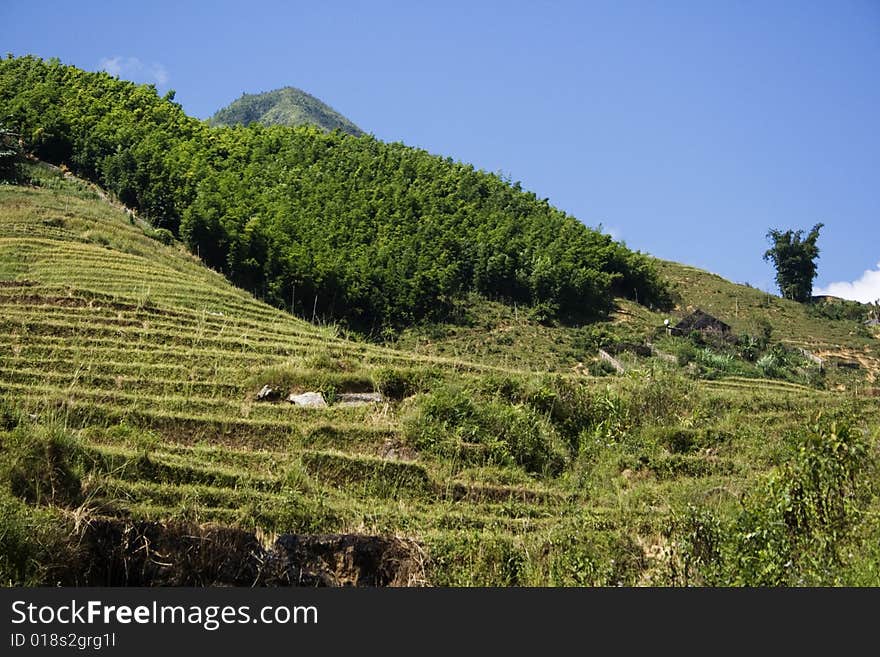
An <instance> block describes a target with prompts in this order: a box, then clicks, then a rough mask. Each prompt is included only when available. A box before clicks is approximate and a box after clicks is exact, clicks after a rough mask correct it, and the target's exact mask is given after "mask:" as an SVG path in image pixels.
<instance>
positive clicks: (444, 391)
mask: <svg viewBox="0 0 880 657" xmlns="http://www.w3.org/2000/svg"><path fill="white" fill-rule="evenodd" d="M404 429H405V432H406V436H407V439H408V440H409V441H410V442H411V443H412V444H413V446H414V447H416V449H419V450H422V451H425V452H428V453H433V454H438V455H441V456H444V457H447V458H450V459H453V460H454V461H457V462H459V463H464V464H475V463H476V464H486V465H512V464H516V465H519V466H521V467H522V468H523V469H524V470H525V471H526V472H529V473H534V474H540V475H551V476H552V475H555V474H558V473H559V472H560V471H561V469H562V467H563V465H564V463H565V452H564V451H563V450H562V449H561V444H560V440H559V437H558V435H557V433H556V431H555V429H554V427H553V426H552V424H550V423H549V422H547V421H546V420H545V419H544V418H542V417H541V416H540V415H539V414H538V413H537V412H536V411H534V410H533V409H531V408H529V407H527V406H521V405H511V404H508V403H502V402H500V401H498V400H489V401H486V400H482V399H479V398H477V397H475V396H474V395H472V394H469V393H468V392H466V391H464V390H461V389H458V388H453V387H447V386H444V387H439V388H436V389H435V390H433V391H432V392H431V393H429V394H427V395H424V396H423V397H421V398H420V399H419V403H418V406H417V408H416V409H414V410H413V411H412V412H411V413H410V414H409V417H408V418H406V419H405V423H404Z"/></svg>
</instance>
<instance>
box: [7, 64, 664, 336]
mask: <svg viewBox="0 0 880 657" xmlns="http://www.w3.org/2000/svg"><path fill="white" fill-rule="evenodd" d="M0 103H2V104H3V106H4V108H5V110H6V113H7V117H8V121H9V122H10V125H12V126H13V127H14V128H15V129H17V130H19V131H20V132H21V134H22V136H23V138H24V140H25V143H26V145H27V147H28V148H29V149H30V150H32V151H33V152H34V154H36V155H37V156H38V157H40V158H42V159H44V160H48V161H50V162H54V163H65V164H67V165H68V166H70V167H71V169H73V170H74V171H75V172H76V173H78V174H79V175H81V176H84V177H86V178H88V179H90V180H93V181H95V182H98V183H100V184H101V185H102V186H104V187H105V188H107V189H110V190H111V191H112V192H113V193H114V194H115V195H116V196H117V197H118V198H119V199H120V200H121V201H122V202H124V203H125V204H127V205H129V206H130V207H133V208H136V209H137V210H138V212H139V213H140V214H141V215H143V216H145V217H147V218H148V219H149V220H150V221H151V222H152V223H153V224H154V225H155V226H156V227H158V228H164V229H168V230H170V231H172V232H173V233H175V234H179V236H180V237H181V239H183V241H184V242H185V243H186V244H187V245H188V247H189V248H190V249H191V250H192V251H193V252H194V253H197V254H198V255H199V256H200V257H201V258H202V259H203V260H204V261H205V262H206V263H207V264H208V265H209V266H211V267H213V268H215V269H217V270H219V271H221V272H223V273H224V274H226V275H227V276H228V277H229V278H230V279H231V280H233V281H234V282H235V283H237V284H238V285H239V286H241V287H244V288H246V289H248V290H250V291H252V292H254V293H255V294H257V295H258V296H259V297H261V298H262V299H264V300H266V301H268V302H270V303H272V304H274V305H276V306H279V307H283V308H287V309H292V310H293V312H294V313H295V314H297V315H300V316H303V317H306V318H310V319H311V318H316V319H317V318H330V319H333V320H341V321H344V322H346V323H347V324H348V325H349V326H351V327H353V328H355V329H358V330H360V331H363V332H367V333H371V334H373V335H383V332H385V331H386V330H387V329H395V328H399V327H401V326H404V325H408V324H411V323H413V322H417V321H421V320H446V319H450V318H451V317H452V316H453V308H454V303H453V301H454V300H455V299H458V298H461V297H462V295H464V294H466V293H467V292H470V291H476V292H479V293H481V294H483V295H485V296H487V297H491V298H496V299H502V300H505V301H512V302H519V303H521V304H525V305H529V306H533V307H534V308H535V309H536V310H535V312H537V313H538V314H540V315H541V316H542V317H543V318H544V320H543V321H551V320H563V321H575V320H582V319H585V318H591V317H596V316H601V315H602V314H603V313H606V312H608V311H609V310H610V309H611V307H612V300H613V298H614V296H615V295H617V296H625V297H632V298H638V300H639V301H640V302H642V303H643V304H646V305H655V306H663V305H665V304H667V303H668V302H669V292H668V290H667V288H666V286H665V284H664V283H663V282H662V281H661V279H660V277H659V276H658V274H657V272H656V271H655V269H654V267H653V265H652V264H651V263H650V262H649V260H648V259H647V258H646V257H645V256H643V255H641V254H639V253H634V252H632V251H630V250H629V249H627V248H626V247H625V246H624V245H622V244H620V243H618V242H614V241H613V240H612V239H611V238H610V237H609V236H608V235H605V234H603V233H600V232H598V231H596V230H591V229H588V228H587V227H586V226H584V225H583V224H581V223H580V222H578V221H577V220H576V219H575V218H574V217H571V216H568V215H566V214H565V213H563V212H561V211H559V210H557V209H555V208H553V207H551V206H550V205H549V204H548V203H547V201H546V200H540V199H538V198H537V197H536V196H535V195H534V194H533V193H527V192H523V191H522V190H521V188H520V186H519V185H518V184H516V185H512V184H510V181H507V180H502V179H501V178H499V177H498V176H495V175H491V174H488V173H485V172H482V171H477V170H475V169H474V168H473V167H472V166H468V165H464V164H460V163H455V162H452V161H451V160H449V159H444V158H440V157H436V156H432V155H430V154H428V153H426V152H425V151H422V150H418V149H414V148H408V147H406V146H403V145H402V144H398V143H393V144H385V143H382V142H379V141H377V140H376V139H374V138H372V137H368V136H362V137H357V138H356V137H352V136H350V135H347V134H343V133H341V132H339V131H337V132H333V133H323V132H321V131H320V130H317V129H316V128H313V127H302V128H290V127H287V126H270V127H264V126H261V125H258V124H253V125H251V126H249V127H234V128H213V129H212V128H210V127H208V126H207V125H206V124H205V123H203V122H201V121H198V120H196V119H193V118H190V117H188V116H186V115H185V114H184V113H183V111H182V109H181V107H180V106H179V105H177V104H176V103H174V102H172V101H171V100H170V99H166V98H160V97H159V96H158V94H157V93H156V91H155V89H154V88H152V87H150V86H137V85H134V84H132V83H129V82H123V81H120V80H117V79H114V78H112V77H111V76H109V75H107V74H106V73H87V72H85V71H81V70H79V69H76V68H74V67H69V66H62V65H60V64H59V63H58V62H57V61H49V62H44V61H42V60H40V59H38V58H35V57H22V58H18V59H15V58H7V59H4V60H0Z"/></svg>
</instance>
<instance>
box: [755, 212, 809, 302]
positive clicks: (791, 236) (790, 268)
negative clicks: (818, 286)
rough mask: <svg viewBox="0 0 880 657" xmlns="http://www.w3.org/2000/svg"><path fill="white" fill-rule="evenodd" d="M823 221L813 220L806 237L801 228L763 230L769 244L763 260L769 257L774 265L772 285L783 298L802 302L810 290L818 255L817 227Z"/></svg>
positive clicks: (806, 300) (806, 298) (807, 297)
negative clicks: (774, 284) (814, 222)
mask: <svg viewBox="0 0 880 657" xmlns="http://www.w3.org/2000/svg"><path fill="white" fill-rule="evenodd" d="M823 225H824V224H821V223H820V224H816V225H815V226H813V228H812V230H810V232H809V234H808V235H807V237H806V238H802V236H803V232H804V231H802V230H798V231H792V230H787V231H785V232H782V231H781V230H777V229H775V228H774V229H771V230H769V231H768V232H767V239H768V240H769V241H770V244H771V246H770V248H769V249H767V251H766V252H765V253H764V260H771V261H772V262H773V266H774V267H776V285H778V286H779V291H780V292H782V296H783V297H784V298H785V299H792V300H793V301H799V302H801V303H806V302H808V301H809V300H810V298H811V296H812V294H813V279H814V278H816V259H817V258H818V257H819V247H817V246H816V241H817V240H818V239H819V231H820V230H821V229H822V226H823Z"/></svg>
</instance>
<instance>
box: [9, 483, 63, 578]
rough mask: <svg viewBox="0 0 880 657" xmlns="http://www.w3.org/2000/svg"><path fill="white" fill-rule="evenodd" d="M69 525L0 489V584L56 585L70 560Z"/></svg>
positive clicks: (55, 515) (53, 514) (51, 513)
mask: <svg viewBox="0 0 880 657" xmlns="http://www.w3.org/2000/svg"><path fill="white" fill-rule="evenodd" d="M69 533H70V528H69V527H68V526H67V525H66V524H65V523H64V521H63V519H62V518H60V517H58V516H57V514H55V513H53V512H52V511H51V510H49V509H35V508H33V507H29V506H28V505H27V504H25V503H24V502H23V501H22V500H20V499H17V498H15V497H13V496H12V495H10V494H9V493H8V492H7V491H5V490H2V489H0V586H29V587H33V586H46V585H56V584H57V582H56V581H55V580H56V578H55V577H54V576H53V575H54V574H55V571H59V572H60V571H64V570H65V568H69V566H70V564H71V563H73V561H74V559H75V557H76V555H75V554H74V552H75V546H74V544H73V543H72V542H71V541H70V540H69Z"/></svg>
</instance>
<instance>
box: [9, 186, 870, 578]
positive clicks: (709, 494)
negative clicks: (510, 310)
mask: <svg viewBox="0 0 880 657" xmlns="http://www.w3.org/2000/svg"><path fill="white" fill-rule="evenodd" d="M42 175H43V177H44V179H45V180H44V185H43V187H41V188H20V187H0V306H2V314H0V395H2V396H3V397H5V399H6V402H7V403H11V404H13V405H15V406H17V407H19V408H22V409H24V410H25V411H26V412H27V413H28V414H30V415H31V418H32V419H33V421H34V422H37V423H50V424H52V423H54V424H63V425H64V426H66V427H67V429H68V430H69V431H72V432H73V434H74V435H75V438H76V440H77V441H78V442H79V444H80V445H81V446H82V448H83V449H84V450H85V451H86V452H88V453H89V454H90V455H91V456H92V460H91V465H90V467H89V469H88V472H87V473H86V475H85V477H84V478H83V492H84V493H85V494H86V501H85V502H84V503H83V504H82V506H81V507H80V508H79V510H78V511H77V512H78V513H79V514H82V513H86V514H93V515H111V516H130V517H134V518H154V519H162V520H167V519H171V518H185V519H188V520H194V521H197V522H208V521H217V522H222V523H227V524H235V525H239V526H243V527H246V528H257V529H260V530H262V531H263V532H268V533H272V532H289V531H298V532H355V533H382V534H397V535H404V536H409V537H413V538H415V539H417V540H418V541H420V542H421V543H422V544H423V545H424V546H425V550H426V553H427V556H428V560H429V569H428V572H429V581H431V582H433V583H436V584H517V583H526V584H539V585H544V584H614V583H627V584H635V583H650V582H653V581H662V572H661V571H662V565H661V563H660V561H658V558H659V557H658V555H662V554H663V551H662V549H661V548H662V547H663V541H664V538H663V528H664V527H666V525H667V524H668V521H669V519H670V517H672V515H674V513H675V512H676V510H677V509H681V508H683V506H684V505H686V504H688V503H695V504H696V503H699V504H707V503H708V504H711V505H712V506H713V508H719V509H730V508H733V507H735V505H736V501H737V499H738V498H739V496H740V494H741V493H742V492H743V491H745V490H748V488H749V487H750V486H751V485H752V483H753V482H754V480H755V478H756V477H759V476H761V475H762V474H763V473H764V472H766V471H767V469H768V468H769V467H771V466H773V465H774V464H776V463H778V462H779V461H780V460H782V459H783V458H784V456H785V454H786V453H787V452H788V450H790V449H791V444H790V441H789V438H788V436H790V434H791V433H792V432H793V431H796V430H797V429H798V428H799V427H801V426H803V423H804V422H806V420H807V419H808V418H809V417H810V416H811V415H812V414H813V413H815V412H816V411H817V410H820V409H823V408H835V407H837V406H839V405H840V404H841V403H843V401H844V400H843V398H842V397H841V396H840V395H834V394H832V393H827V392H819V391H809V390H801V389H795V388H792V387H788V386H785V385H781V384H779V385H777V384H773V383H772V382H767V383H763V384H758V385H755V386H750V387H749V388H747V389H746V390H744V389H743V388H742V387H738V386H737V385H736V384H735V382H733V383H731V384H728V385H724V384H719V383H718V382H706V383H700V384H694V383H692V382H687V381H683V380H679V379H665V378H663V375H662V373H660V372H656V373H653V375H652V376H639V377H629V378H621V379H617V380H613V381H610V382H609V380H607V379H595V380H593V379H590V378H585V379H584V380H586V381H594V383H593V384H591V385H593V386H594V390H595V394H596V399H599V400H601V401H602V403H604V404H607V405H608V411H607V415H606V416H604V417H607V418H609V419H613V418H614V417H616V416H615V410H614V404H619V403H622V400H630V403H632V404H641V405H643V406H640V408H643V412H642V415H643V416H644V418H641V419H638V422H635V421H630V422H631V426H628V427H624V429H623V430H622V431H620V432H618V433H614V432H610V431H606V429H607V426H606V425H605V424H602V423H600V424H599V425H597V427H596V429H595V432H594V436H593V438H592V439H591V440H592V442H591V443H590V445H588V446H587V448H585V449H584V451H583V454H582V455H581V456H580V457H578V458H576V459H574V460H573V461H572V462H571V463H569V465H568V466H567V467H566V469H565V470H564V471H563V473H562V474H561V475H559V476H555V477H534V476H531V475H528V474H526V473H525V472H524V471H522V470H521V469H519V468H517V467H513V466H505V467H501V466H482V467H480V466H465V465H462V464H461V463H455V462H451V461H450V460H449V459H444V458H441V457H438V456H436V455H432V454H428V453H419V452H418V451H416V450H415V449H414V448H413V445H412V444H410V443H409V442H408V440H407V437H406V435H405V431H404V424H405V420H406V418H407V417H410V414H411V412H412V407H413V404H414V403H417V401H418V399H416V400H413V399H410V400H406V401H403V402H400V403H398V402H395V403H391V404H387V405H383V406H381V407H365V408H340V407H330V408H328V409H326V410H317V411H316V410H310V409H299V408H294V407H292V406H289V405H287V404H267V403H257V402H255V401H254V393H255V392H256V391H257V390H258V389H259V388H260V387H261V385H262V384H263V383H265V382H267V381H268V380H272V379H273V377H275V378H277V377H279V376H280V377H283V378H286V379H287V380H289V381H294V382H298V384H297V386H298V387H300V388H304V389H309V388H310V387H311V388H314V387H316V386H320V385H323V383H322V381H323V382H326V379H327V377H328V376H329V377H331V378H332V379H333V381H334V382H335V383H336V385H337V387H338V388H339V389H345V388H346V386H349V387H352V388H355V387H363V386H364V385H369V382H370V381H371V380H373V379H375V378H376V373H377V368H381V367H388V366H394V367H408V368H414V369H416V370H418V371H428V370H431V371H434V372H436V373H437V375H438V376H439V377H440V378H441V379H442V380H445V381H447V382H451V385H456V386H462V387H468V386H471V387H482V388H484V389H485V388H491V387H492V386H493V385H495V384H494V382H495V381H497V377H498V376H499V375H503V376H509V377H525V378H528V376H529V375H528V373H527V372H526V373H523V372H522V370H528V369H531V368H532V367H534V366H536V365H538V363H536V362H535V361H534V359H531V360H530V359H528V358H522V359H521V362H510V360H511V359H509V358H508V359H505V358H504V357H498V358H492V359H489V360H492V361H493V362H494V365H493V366H490V365H473V364H468V363H467V362H464V361H462V360H460V359H459V358H457V357H456V354H448V353H447V354H439V355H438V354H428V355H425V354H416V353H407V352H401V351H394V350H391V349H384V348H380V347H377V346H373V345H365V344H361V343H356V342H350V341H346V340H343V339H341V338H339V337H337V336H336V335H335V332H334V331H333V330H332V329H330V328H321V327H315V326H312V325H310V324H308V323H305V322H302V321H299V320H297V319H294V318H293V317H291V316H289V315H287V314H285V313H283V312H280V311H277V310H275V309H272V308H270V307H268V306H266V305H264V304H262V303H260V302H259V301H257V300H255V299H253V298H252V297H251V296H250V295H248V294H246V293H244V292H242V291H239V290H237V289H235V288H233V287H232V286H230V285H229V284H228V283H226V282H225V280H224V279H223V278H222V277H221V276H219V275H217V274H216V273H214V272H211V271H209V270H207V269H206V268H204V267H203V266H202V265H200V264H199V263H198V262H196V261H195V260H194V259H193V258H192V257H190V256H189V255H187V254H186V253H185V251H184V250H183V249H182V248H180V247H179V246H163V245H161V244H160V243H159V242H157V241H155V240H154V239H151V238H149V237H147V236H146V235H145V234H144V231H143V229H142V228H141V227H140V226H139V225H138V224H137V223H136V222H134V223H132V221H130V219H129V218H128V217H127V215H126V214H125V213H124V212H123V211H122V210H120V209H119V208H114V207H112V206H111V205H110V204H108V203H106V202H104V201H103V200H101V199H100V198H98V197H97V195H96V194H95V192H94V191H93V190H90V189H89V188H87V187H86V186H85V185H83V184H81V183H78V182H76V181H70V180H66V181H64V180H61V179H60V178H58V177H56V176H55V175H54V174H53V173H51V172H45V171H44V173H43V174H42ZM670 267H671V265H670ZM720 285H721V283H719V286H720ZM706 294H707V295H709V297H707V299H708V298H710V297H711V295H712V292H711V291H707V292H706ZM755 294H758V293H755ZM711 298H714V297H711ZM759 302H760V300H759V299H757V297H756V298H755V303H759ZM701 303H702V300H701ZM718 303H721V301H719V302H718ZM741 303H745V301H741ZM784 308H785V306H784V305H783V309H782V310H780V313H782V312H783V310H784ZM707 309H708V310H710V311H712V310H713V308H712V307H711V306H708V305H707ZM499 312H500V311H499ZM783 316H784V315H782V314H780V317H783ZM502 319H503V318H502ZM655 319H656V318H648V317H645V318H644V323H645V325H647V324H648V323H651V322H653V321H655ZM640 321H641V320H640ZM786 326H788V325H786ZM475 330H479V329H475ZM523 330H524V331H526V332H525V333H522V334H520V333H514V335H513V337H512V340H513V344H514V345H516V346H517V348H515V349H514V348H509V349H508V352H509V353H511V354H516V353H520V352H527V351H529V350H528V349H522V347H521V341H522V340H526V339H528V337H527V336H528V333H527V332H528V331H534V332H535V336H536V339H538V338H540V339H541V340H548V341H551V342H552V338H548V337H547V336H548V335H549V334H548V333H547V331H546V330H543V329H538V328H535V327H534V326H532V325H526V326H525V328H524V329H523ZM779 330H780V331H782V330H783V329H782V328H780V329H779ZM785 330H792V331H793V330H794V329H785ZM512 331H513V329H512ZM792 335H793V336H794V335H795V334H794V333H792ZM843 337H844V336H841V339H843ZM847 344H849V343H847ZM503 345H504V346H508V347H510V346H511V345H508V344H507V343H503ZM549 353H550V352H549V351H548V352H546V353H545V354H544V355H543V356H542V358H546V359H548V360H549V359H550V356H549ZM458 355H459V356H467V357H471V356H474V355H475V354H473V353H470V352H467V353H462V354H458ZM488 377H496V378H494V379H493V378H488ZM669 381H673V382H674V385H672V386H671V388H669V387H668V386H667V383H668V382H669ZM365 382H366V383H365ZM670 389H672V392H674V398H673V397H669V395H670V394H672V393H671V392H670ZM652 395H655V396H656V397H657V399H658V400H659V401H657V402H655V403H654V406H653V407H652V406H650V404H651V403H652V402H651V401H650V399H652ZM664 399H665V400H667V401H669V400H671V403H666V402H664V401H663V400H664ZM846 404H848V405H849V406H850V407H851V408H852V409H853V412H855V413H857V414H859V415H861V416H863V417H864V418H865V420H866V421H870V422H874V423H876V422H877V421H878V419H880V418H878V415H880V413H878V412H877V408H876V404H872V403H871V402H869V401H868V400H865V399H861V398H847V399H846ZM661 407H662V408H661ZM621 417H622V416H621ZM651 418H653V419H651ZM660 426H665V427H669V426H673V427H682V428H690V429H695V430H699V431H701V432H704V435H706V436H710V435H711V436H714V438H712V440H711V444H710V445H707V446H702V447H700V448H699V449H696V448H694V449H693V450H688V451H686V452H682V453H676V452H673V451H670V449H668V447H664V445H663V443H662V441H660V440H658V439H657V438H656V436H657V431H658V429H659V427H660ZM0 437H2V433H0ZM0 444H2V441H0ZM59 512H60V513H68V511H59ZM658 578H659V579H658Z"/></svg>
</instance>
